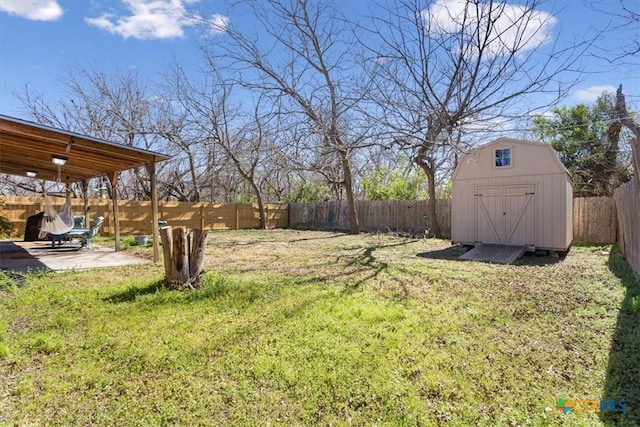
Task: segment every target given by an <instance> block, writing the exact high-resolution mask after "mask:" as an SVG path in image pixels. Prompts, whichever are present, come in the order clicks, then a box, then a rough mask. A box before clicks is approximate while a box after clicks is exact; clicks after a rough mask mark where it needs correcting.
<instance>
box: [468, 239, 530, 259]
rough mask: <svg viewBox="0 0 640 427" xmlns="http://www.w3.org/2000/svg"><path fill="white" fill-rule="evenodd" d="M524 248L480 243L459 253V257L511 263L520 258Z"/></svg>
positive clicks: (525, 248)
mask: <svg viewBox="0 0 640 427" xmlns="http://www.w3.org/2000/svg"><path fill="white" fill-rule="evenodd" d="M526 250H527V247H526V246H513V245H499V244H492V243H481V244H479V245H478V246H476V247H475V248H473V249H471V250H470V251H469V252H467V253H465V254H463V255H461V256H460V259H466V260H470V261H485V262H496V263H498V264H511V263H512V262H513V261H515V260H517V259H518V258H520V257H521V256H522V254H524V253H525V251H526Z"/></svg>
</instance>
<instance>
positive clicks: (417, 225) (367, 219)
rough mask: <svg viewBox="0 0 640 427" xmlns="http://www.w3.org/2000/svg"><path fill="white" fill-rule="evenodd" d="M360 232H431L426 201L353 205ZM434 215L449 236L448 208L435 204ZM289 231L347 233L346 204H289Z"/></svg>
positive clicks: (370, 202) (441, 203)
mask: <svg viewBox="0 0 640 427" xmlns="http://www.w3.org/2000/svg"><path fill="white" fill-rule="evenodd" d="M356 210H357V212H358V221H359V223H360V229H361V230H363V231H380V230H382V231H384V230H404V231H410V232H414V233H420V232H423V231H425V230H429V229H430V228H431V221H430V218H429V215H427V201H426V200H391V201H387V200H385V201H362V200H359V201H357V202H356ZM436 210H437V215H438V219H439V221H440V226H441V227H442V230H443V233H444V235H445V236H450V235H451V204H450V202H449V200H438V202H437V209H436ZM289 227H292V228H319V229H334V230H349V217H348V210H347V202H346V201H344V200H342V201H328V202H313V203H289Z"/></svg>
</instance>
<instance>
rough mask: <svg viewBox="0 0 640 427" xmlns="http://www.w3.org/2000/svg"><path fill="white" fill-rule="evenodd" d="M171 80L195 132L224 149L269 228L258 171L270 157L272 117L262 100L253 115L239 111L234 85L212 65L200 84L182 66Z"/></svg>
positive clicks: (262, 225)
mask: <svg viewBox="0 0 640 427" xmlns="http://www.w3.org/2000/svg"><path fill="white" fill-rule="evenodd" d="M169 79H170V81H169V84H168V86H169V87H170V88H172V91H173V94H174V97H175V100H176V101H177V102H178V103H179V104H180V105H181V107H182V110H183V111H184V112H185V114H186V116H187V120H188V121H189V123H190V127H192V128H193V131H194V132H195V133H196V134H198V135H199V138H200V139H201V140H202V141H204V142H205V143H206V144H212V145H215V146H217V147H219V148H220V149H222V150H223V152H224V154H225V157H226V159H228V160H230V161H231V162H232V163H233V165H234V166H235V170H236V171H237V172H238V173H239V174H240V176H241V177H242V179H243V180H244V181H245V182H246V183H247V184H248V185H249V186H250V187H251V189H252V192H253V194H254V196H255V198H256V201H257V203H258V210H259V212H260V226H261V228H267V219H266V214H265V210H264V202H263V197H262V191H261V189H260V178H259V177H258V176H257V171H258V165H259V164H260V162H261V160H262V159H263V158H265V157H266V156H267V155H268V151H269V143H270V141H271V140H272V138H273V136H272V133H271V129H270V128H269V125H268V118H269V116H270V115H271V113H270V112H269V111H268V110H267V111H264V110H263V103H262V102H261V100H260V98H258V100H257V101H256V103H255V105H254V107H253V112H252V114H251V115H249V116H248V115H247V114H246V112H245V111H242V110H240V108H239V107H238V106H236V105H235V104H234V101H233V99H232V98H233V97H232V93H233V85H232V84H230V83H228V82H227V81H225V79H224V78H223V76H222V75H221V74H220V72H219V70H218V68H217V66H216V64H215V63H213V62H208V69H207V74H206V76H205V78H204V80H203V81H201V82H200V81H198V82H197V83H196V82H194V81H193V80H192V79H190V78H188V77H187V75H186V74H185V72H184V70H183V69H182V67H180V66H179V65H175V66H174V67H173V70H172V73H171V75H170V76H169ZM187 149H188V147H187ZM207 151H210V150H207ZM210 166H213V165H210Z"/></svg>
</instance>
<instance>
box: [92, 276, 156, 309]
mask: <svg viewBox="0 0 640 427" xmlns="http://www.w3.org/2000/svg"><path fill="white" fill-rule="evenodd" d="M164 284H165V280H164V278H163V279H158V280H156V281H155V282H151V283H150V284H149V285H147V286H144V287H142V288H139V287H137V286H131V287H129V288H128V289H127V290H126V291H122V292H118V293H115V294H113V295H111V296H109V297H106V298H103V301H107V302H110V303H113V304H119V303H123V302H132V301H135V300H136V298H137V297H139V296H142V295H149V294H155V293H156V292H158V291H159V290H160V289H164Z"/></svg>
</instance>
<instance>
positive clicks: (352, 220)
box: [340, 151, 360, 234]
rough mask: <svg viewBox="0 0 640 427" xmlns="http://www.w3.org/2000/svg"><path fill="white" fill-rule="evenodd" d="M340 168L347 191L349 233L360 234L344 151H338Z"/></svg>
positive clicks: (347, 160) (351, 183) (349, 172)
mask: <svg viewBox="0 0 640 427" xmlns="http://www.w3.org/2000/svg"><path fill="white" fill-rule="evenodd" d="M340 159H341V160H342V169H343V172H344V189H345V192H346V193H347V209H348V213H349V233H351V234H360V223H359V222H358V212H357V211H356V201H355V200H354V198H353V182H352V178H351V166H350V165H349V157H348V155H347V153H346V152H343V151H340Z"/></svg>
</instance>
